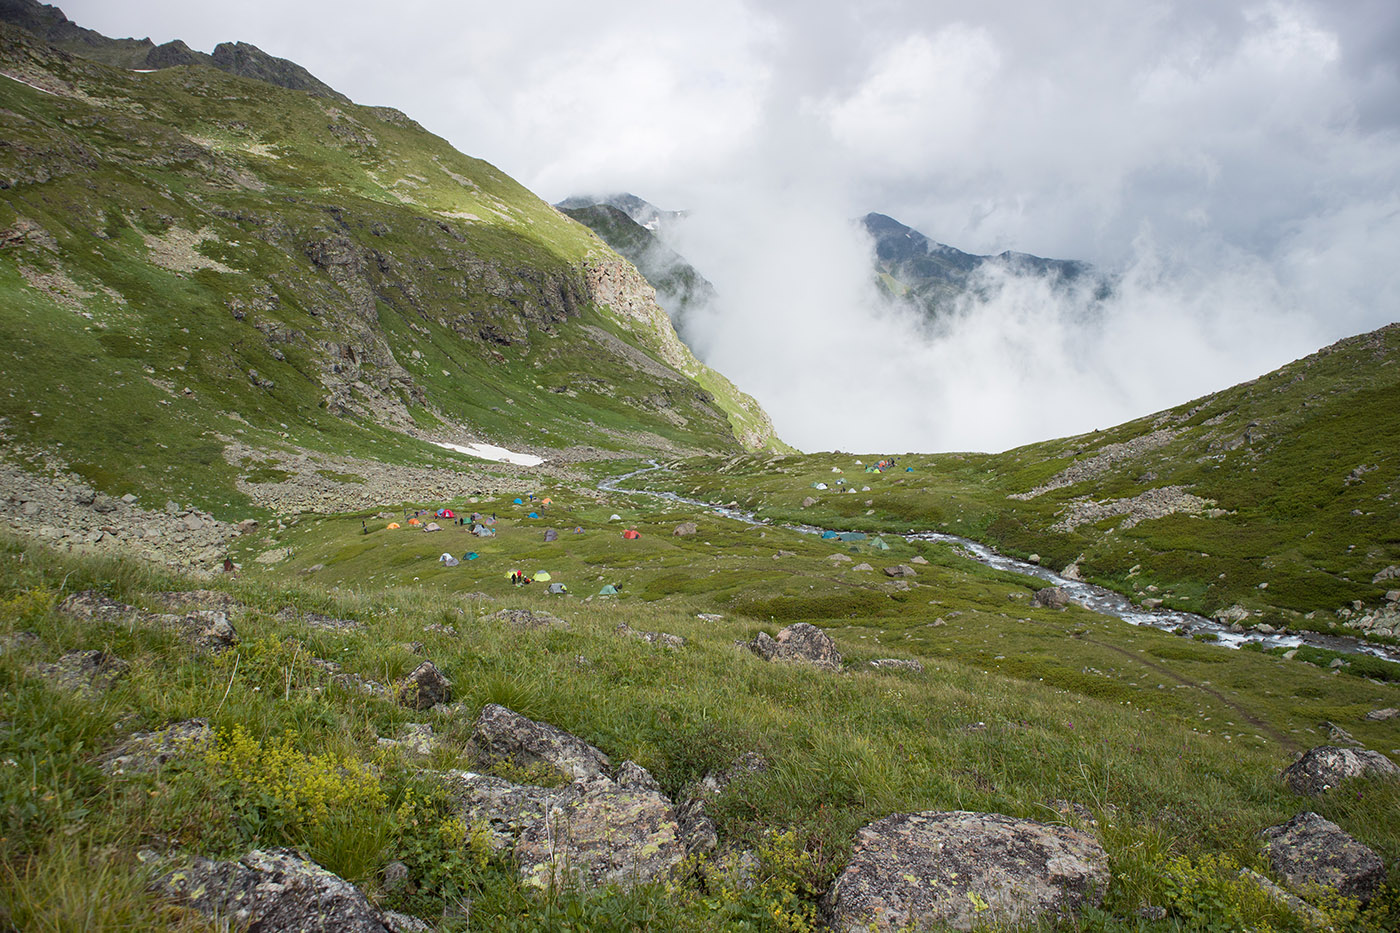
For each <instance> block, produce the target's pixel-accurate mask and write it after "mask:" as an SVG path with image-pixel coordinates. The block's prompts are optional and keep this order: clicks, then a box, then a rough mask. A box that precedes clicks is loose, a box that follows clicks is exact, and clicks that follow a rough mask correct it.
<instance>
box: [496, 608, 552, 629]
mask: <svg viewBox="0 0 1400 933" xmlns="http://www.w3.org/2000/svg"><path fill="white" fill-rule="evenodd" d="M486 621H488V622H504V623H505V624H506V625H512V626H514V627H515V628H524V629H537V628H568V627H569V623H568V622H566V621H564V620H563V619H561V618H559V617H558V616H554V615H550V614H549V613H548V612H537V611H535V610H532V609H500V610H497V611H496V612H493V613H491V614H490V615H489V616H486Z"/></svg>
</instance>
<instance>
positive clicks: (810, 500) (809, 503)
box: [802, 496, 817, 509]
mask: <svg viewBox="0 0 1400 933" xmlns="http://www.w3.org/2000/svg"><path fill="white" fill-rule="evenodd" d="M816 504H817V500H816V499H813V498H812V497H811V496H808V497H807V498H805V499H803V500H802V507H803V508H804V509H810V508H811V507H812V506H814V505H816Z"/></svg>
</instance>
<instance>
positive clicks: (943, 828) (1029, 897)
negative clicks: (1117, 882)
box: [824, 810, 1109, 933]
mask: <svg viewBox="0 0 1400 933" xmlns="http://www.w3.org/2000/svg"><path fill="white" fill-rule="evenodd" d="M1108 881H1109V871H1108V855H1107V853H1105V852H1104V850H1103V847H1102V846H1100V845H1099V844H1098V842H1097V841H1095V839H1094V838H1093V837H1092V836H1090V835H1088V834H1087V833H1083V832H1080V831H1079V830H1075V829H1070V828H1068V827H1064V826H1049V825H1046V824H1044V823H1037V822H1035V821H1034V820H1018V819H1013V818H1011V817H1009V816H1002V815H1001V814H999V813H971V812H968V811H965V810H955V811H951V812H926V813H896V814H894V815H893V816H887V817H885V818H884V819H882V820H877V821H875V822H874V823H871V824H870V825H868V826H866V827H864V828H863V829H861V831H860V832H859V833H858V834H857V835H856V844H855V851H854V853H853V855H852V856H851V861H850V864H848V865H847V866H846V869H845V870H844V871H843V872H842V873H841V874H840V876H839V877H837V879H836V882H835V883H834V884H833V885H832V886H831V890H830V891H828V892H827V895H826V897H825V899H824V900H825V903H824V906H825V908H826V911H827V915H828V919H829V921H830V924H831V927H832V929H834V930H838V931H841V933H867V931H870V930H877V931H893V930H903V929H907V928H913V929H923V928H925V927H933V926H935V925H937V924H946V925H947V926H949V927H951V928H953V929H955V930H971V929H972V928H973V926H974V925H986V924H1008V925H1013V924H1028V923H1033V922H1036V921H1037V919H1038V918H1042V917H1043V918H1046V919H1052V918H1055V917H1064V916H1067V915H1070V914H1072V913H1074V912H1075V911H1077V910H1078V909H1079V908H1081V907H1083V906H1085V905H1091V906H1097V905H1098V904H1099V902H1100V901H1102V900H1103V896H1104V892H1105V890H1106V889H1107V888H1108Z"/></svg>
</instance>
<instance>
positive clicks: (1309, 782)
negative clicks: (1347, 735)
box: [1282, 745, 1400, 795]
mask: <svg viewBox="0 0 1400 933" xmlns="http://www.w3.org/2000/svg"><path fill="white" fill-rule="evenodd" d="M1282 777H1283V780H1284V783H1285V784H1287V785H1288V786H1289V787H1290V788H1291V789H1292V790H1293V791H1294V792H1295V793H1299V794H1309V795H1316V794H1321V793H1323V792H1324V791H1327V790H1331V789H1332V788H1334V787H1336V786H1337V785H1338V784H1340V783H1341V782H1342V781H1345V780H1348V779H1350V778H1357V777H1391V778H1400V768H1397V767H1396V766H1395V762H1393V761H1391V760H1390V759H1389V758H1387V757H1385V756H1384V755H1382V754H1381V753H1380V752H1373V751H1370V750H1369V749H1364V748H1338V747H1337V746H1335V745H1319V746H1318V747H1317V748H1310V749H1308V750H1307V751H1306V752H1304V753H1303V755H1302V757H1300V758H1299V759H1298V760H1297V761H1295V762H1293V764H1291V765H1289V766H1288V767H1287V768H1285V769H1284V770H1283V775H1282Z"/></svg>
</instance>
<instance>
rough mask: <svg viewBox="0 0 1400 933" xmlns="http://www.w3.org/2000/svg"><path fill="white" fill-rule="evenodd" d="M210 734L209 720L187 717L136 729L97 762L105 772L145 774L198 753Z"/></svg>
mask: <svg viewBox="0 0 1400 933" xmlns="http://www.w3.org/2000/svg"><path fill="white" fill-rule="evenodd" d="M213 737H214V733H213V731H212V730H211V729H210V728H209V720H207V719H187V720H185V721H184V722H176V723H171V724H170V725H168V726H166V727H165V728H164V729H161V730H159V731H156V732H138V733H136V734H135V735H133V736H132V737H131V738H129V739H127V740H126V741H125V742H123V743H121V744H120V745H118V746H117V747H116V748H114V749H112V750H111V751H109V752H107V753H106V754H105V755H103V756H102V757H101V758H99V759H98V762H99V763H100V764H101V766H102V770H103V771H105V772H107V773H108V774H149V773H151V772H154V771H157V770H158V769H159V768H160V767H161V766H162V765H164V764H166V763H167V762H169V761H171V760H172V759H175V758H187V757H193V756H195V755H198V754H199V753H201V752H203V751H204V749H205V747H206V746H207V745H208V744H209V742H210V740H211V739H213Z"/></svg>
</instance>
